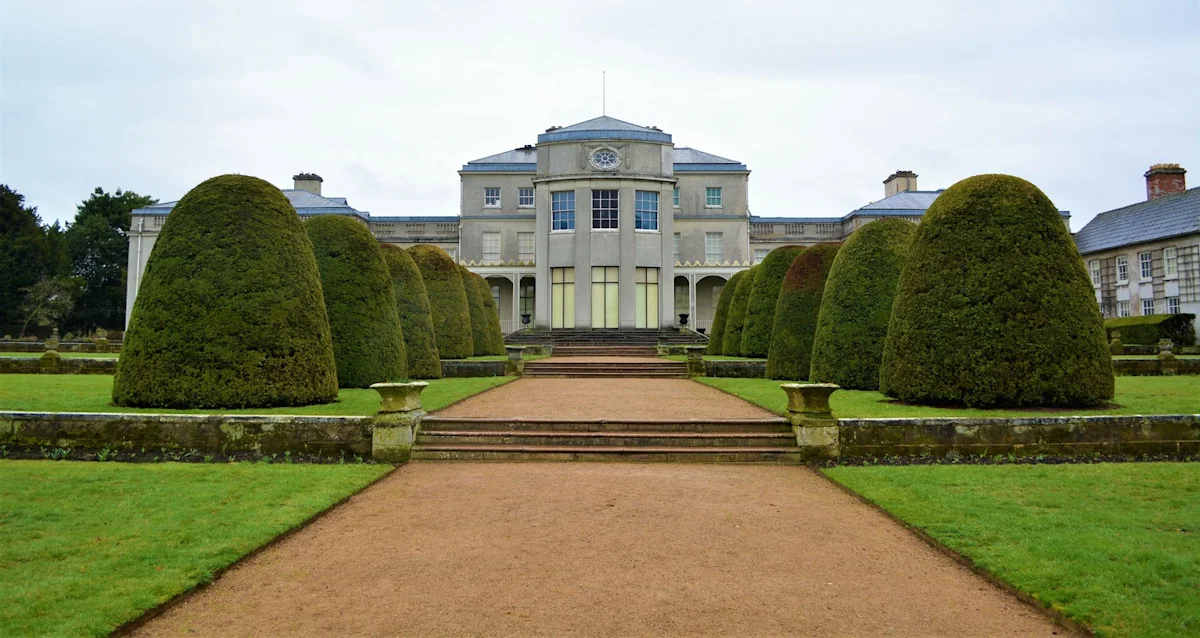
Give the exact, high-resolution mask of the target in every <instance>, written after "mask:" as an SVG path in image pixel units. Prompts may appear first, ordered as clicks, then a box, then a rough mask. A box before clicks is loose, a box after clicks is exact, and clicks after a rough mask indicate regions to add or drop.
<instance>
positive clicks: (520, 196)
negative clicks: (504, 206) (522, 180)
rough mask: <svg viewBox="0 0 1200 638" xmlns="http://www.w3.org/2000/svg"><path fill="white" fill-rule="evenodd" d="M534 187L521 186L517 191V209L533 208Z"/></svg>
mask: <svg viewBox="0 0 1200 638" xmlns="http://www.w3.org/2000/svg"><path fill="white" fill-rule="evenodd" d="M533 193H534V191H533V187H532V186H521V187H520V188H518V189H517V208H533Z"/></svg>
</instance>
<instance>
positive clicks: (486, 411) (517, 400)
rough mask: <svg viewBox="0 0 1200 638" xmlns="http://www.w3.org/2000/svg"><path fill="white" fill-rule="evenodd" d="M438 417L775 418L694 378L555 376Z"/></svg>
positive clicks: (518, 384)
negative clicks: (693, 379) (562, 377)
mask: <svg viewBox="0 0 1200 638" xmlns="http://www.w3.org/2000/svg"><path fill="white" fill-rule="evenodd" d="M780 392H783V390H780ZM436 414H437V415H438V416H465V417H524V418H563V419H600V418H604V419H759V418H766V417H772V416H775V415H773V414H771V413H770V412H767V411H766V410H763V409H762V408H760V407H758V406H755V405H751V404H749V403H746V402H745V401H742V400H741V399H739V398H737V397H734V396H731V395H728V394H725V393H724V392H721V391H720V390H717V389H715V388H710V387H708V386H706V385H703V384H701V383H696V382H695V381H691V380H689V379H555V378H549V379H538V378H522V379H518V380H516V381H513V382H512V383H506V384H504V385H502V386H500V387H498V388H495V389H492V390H488V391H487V392H484V393H482V394H477V395H475V396H473V397H471V398H469V399H467V400H465V401H462V402H461V403H456V404H454V405H452V406H450V407H448V408H446V409H444V410H440V411H438V412H437V413H436Z"/></svg>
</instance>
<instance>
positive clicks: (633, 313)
mask: <svg viewBox="0 0 1200 638" xmlns="http://www.w3.org/2000/svg"><path fill="white" fill-rule="evenodd" d="M633 191H634V188H630V187H629V186H628V185H627V183H626V182H621V185H620V188H619V190H618V191H617V197H618V201H619V202H620V204H619V206H620V211H619V216H618V220H617V229H618V231H619V234H620V241H619V242H618V245H619V248H618V254H619V256H620V257H619V261H618V262H617V263H618V264H619V267H620V270H619V272H620V275H619V277H620V279H619V280H618V281H619V283H618V297H619V299H620V301H619V302H618V304H617V306H618V309H619V310H620V314H619V315H618V318H617V325H618V326H620V328H621V329H622V330H629V329H631V328H634V327H636V326H637V284H636V283H635V282H636V281H637V242H636V240H635V238H634V235H635V233H634V231H633V227H634V224H633V218H634V215H633V207H634V202H633Z"/></svg>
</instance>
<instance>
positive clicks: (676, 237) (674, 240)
mask: <svg viewBox="0 0 1200 638" xmlns="http://www.w3.org/2000/svg"><path fill="white" fill-rule="evenodd" d="M681 242H682V238H681V236H680V234H679V233H674V234H673V235H672V236H671V253H672V255H673V256H674V257H675V263H677V264H678V263H680V262H682V261H683V247H682V243H681Z"/></svg>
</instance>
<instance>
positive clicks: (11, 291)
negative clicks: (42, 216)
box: [0, 184, 46, 327]
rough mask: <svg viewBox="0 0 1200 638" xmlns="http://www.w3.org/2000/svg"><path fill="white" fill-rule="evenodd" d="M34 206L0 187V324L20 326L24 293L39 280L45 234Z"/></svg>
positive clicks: (13, 192) (43, 264) (41, 270)
mask: <svg viewBox="0 0 1200 638" xmlns="http://www.w3.org/2000/svg"><path fill="white" fill-rule="evenodd" d="M40 221H41V220H39V219H38V214H37V208H36V207H32V206H31V207H26V206H25V196H24V195H21V194H20V193H18V192H16V191H15V190H12V189H11V188H9V187H8V186H7V185H4V184H0V324H3V325H6V326H12V325H14V324H15V325H17V327H20V324H21V322H22V319H23V317H22V316H21V305H22V304H23V303H24V301H25V297H26V290H28V289H29V288H30V287H31V286H33V285H34V284H35V283H37V282H38V280H39V279H41V277H42V273H43V272H44V270H45V264H46V246H45V241H44V231H43V230H42V228H41V226H40V225H39V224H40Z"/></svg>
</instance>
